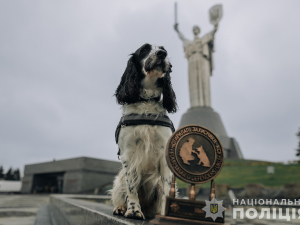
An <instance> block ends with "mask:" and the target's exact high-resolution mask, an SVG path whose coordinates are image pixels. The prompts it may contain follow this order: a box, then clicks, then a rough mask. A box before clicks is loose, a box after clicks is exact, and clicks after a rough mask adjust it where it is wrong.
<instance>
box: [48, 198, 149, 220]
mask: <svg viewBox="0 0 300 225" xmlns="http://www.w3.org/2000/svg"><path fill="white" fill-rule="evenodd" d="M50 204H51V206H50V208H51V214H52V215H51V216H52V217H53V218H55V220H56V222H55V224H57V225H60V224H63V225H77V224H78V225H82V224H85V225H95V224H101V225H112V224H113V225H115V224H116V225H123V224H126V225H141V224H143V225H148V224H149V221H150V220H149V219H148V220H146V221H141V220H133V219H126V218H124V217H122V216H115V215H113V214H112V212H113V206H112V205H111V204H110V197H108V196H95V195H51V197H50Z"/></svg>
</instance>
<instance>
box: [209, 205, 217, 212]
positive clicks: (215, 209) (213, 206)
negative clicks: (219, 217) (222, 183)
mask: <svg viewBox="0 0 300 225" xmlns="http://www.w3.org/2000/svg"><path fill="white" fill-rule="evenodd" d="M210 212H211V213H212V214H216V213H217V212H218V204H210Z"/></svg>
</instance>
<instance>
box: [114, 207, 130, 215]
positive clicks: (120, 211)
mask: <svg viewBox="0 0 300 225" xmlns="http://www.w3.org/2000/svg"><path fill="white" fill-rule="evenodd" d="M126 210H127V208H126V207H125V206H117V207H116V208H115V209H114V212H113V214H114V215H120V216H123V215H124V214H125V212H126Z"/></svg>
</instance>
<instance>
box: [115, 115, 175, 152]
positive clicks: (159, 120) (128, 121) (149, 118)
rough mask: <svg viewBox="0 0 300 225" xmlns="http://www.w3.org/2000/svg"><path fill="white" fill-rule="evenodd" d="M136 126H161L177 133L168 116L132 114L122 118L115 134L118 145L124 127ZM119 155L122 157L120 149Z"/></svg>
mask: <svg viewBox="0 0 300 225" xmlns="http://www.w3.org/2000/svg"><path fill="white" fill-rule="evenodd" d="M136 125H152V126H155V125H159V126H164V127H169V128H170V129H171V130H172V132H173V133H174V132H175V128H174V125H173V123H172V121H171V120H170V118H169V117H168V116H158V115H153V114H150V115H146V114H142V115H139V114H130V115H126V116H123V117H121V120H120V122H119V124H118V126H117V129H116V132H115V139H116V143H117V144H118V139H119V134H120V131H121V128H122V127H124V126H136ZM118 155H120V149H119V152H118Z"/></svg>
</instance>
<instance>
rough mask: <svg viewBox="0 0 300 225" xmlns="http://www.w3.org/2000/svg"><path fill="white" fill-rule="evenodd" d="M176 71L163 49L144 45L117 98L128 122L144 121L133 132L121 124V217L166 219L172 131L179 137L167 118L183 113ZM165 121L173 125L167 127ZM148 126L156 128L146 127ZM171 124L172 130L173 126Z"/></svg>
mask: <svg viewBox="0 0 300 225" xmlns="http://www.w3.org/2000/svg"><path fill="white" fill-rule="evenodd" d="M171 67H172V65H171V63H170V62H169V60H168V58H167V51H166V50H165V49H164V48H163V47H162V46H153V45H150V44H144V45H143V46H142V47H140V48H139V49H138V50H136V51H135V53H132V54H131V57H130V59H129V60H128V63H127V68H126V70H125V72H124V74H123V76H122V78H121V82H120V84H119V86H118V88H117V90H116V92H115V96H116V99H117V102H118V104H120V105H122V114H123V117H122V118H123V119H124V117H126V116H127V117H130V116H132V115H134V116H137V118H138V120H133V123H132V124H129V125H130V126H129V125H126V124H125V125H124V124H123V125H120V124H119V125H120V129H119V132H116V140H117V143H118V145H119V155H120V159H121V162H122V169H121V170H120V172H119V174H118V175H117V176H116V178H115V180H114V183H113V189H112V190H111V191H110V193H111V195H112V202H113V205H114V207H115V208H114V211H113V214H115V215H123V216H124V217H126V218H133V219H145V216H149V217H151V216H154V215H156V214H162V215H163V214H164V208H165V201H166V196H168V194H169V190H170V185H171V179H172V173H171V171H170V169H169V167H168V165H167V162H166V157H165V149H166V145H167V142H168V139H169V138H170V136H171V135H172V129H170V128H171V127H172V128H173V131H174V127H173V124H172V122H171V121H170V120H169V118H168V116H167V113H174V112H176V110H177V103H176V96H175V93H174V91H173V88H172V84H171V77H170V73H171ZM139 116H140V118H139ZM141 118H142V119H141ZM156 119H157V120H158V122H155V121H156ZM164 119H166V120H169V123H168V122H167V123H165V124H164V123H163V120H164ZM146 120H153V121H154V122H153V124H151V121H150V122H149V121H148V123H144V122H143V121H146ZM160 120H162V121H160ZM120 123H122V119H121V122H120ZM170 123H171V124H172V126H168V124H170ZM166 124H167V125H166Z"/></svg>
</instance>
